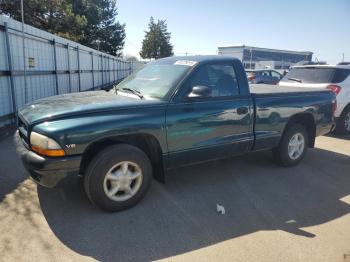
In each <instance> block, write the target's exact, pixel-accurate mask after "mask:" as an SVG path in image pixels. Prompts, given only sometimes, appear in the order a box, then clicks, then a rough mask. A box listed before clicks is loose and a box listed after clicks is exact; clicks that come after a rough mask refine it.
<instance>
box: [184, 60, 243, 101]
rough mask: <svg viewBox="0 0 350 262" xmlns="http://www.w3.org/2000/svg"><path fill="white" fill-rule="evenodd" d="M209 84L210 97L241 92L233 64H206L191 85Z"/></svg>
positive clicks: (195, 75) (196, 74)
mask: <svg viewBox="0 0 350 262" xmlns="http://www.w3.org/2000/svg"><path fill="white" fill-rule="evenodd" d="M194 86H207V87H209V88H210V89H211V96H210V97H224V96H236V95H238V94H239V88H238V81H237V77H236V73H235V70H234V68H233V66H232V65H231V64H209V65H204V66H202V67H201V68H199V70H198V71H197V72H196V73H195V74H194V76H193V78H192V79H191V80H190V87H191V88H192V87H194Z"/></svg>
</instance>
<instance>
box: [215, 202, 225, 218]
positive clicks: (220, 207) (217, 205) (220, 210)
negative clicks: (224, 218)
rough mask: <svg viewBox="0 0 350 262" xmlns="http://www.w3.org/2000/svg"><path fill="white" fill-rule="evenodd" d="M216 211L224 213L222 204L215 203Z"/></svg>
mask: <svg viewBox="0 0 350 262" xmlns="http://www.w3.org/2000/svg"><path fill="white" fill-rule="evenodd" d="M216 211H217V212H218V213H220V214H221V215H225V208H224V206H221V205H219V204H216Z"/></svg>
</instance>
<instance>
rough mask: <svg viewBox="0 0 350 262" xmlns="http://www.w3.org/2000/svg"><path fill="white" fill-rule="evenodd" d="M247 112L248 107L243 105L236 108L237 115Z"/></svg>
mask: <svg viewBox="0 0 350 262" xmlns="http://www.w3.org/2000/svg"><path fill="white" fill-rule="evenodd" d="M247 113H248V107H245V106H243V107H239V108H237V114H238V115H245V114H247Z"/></svg>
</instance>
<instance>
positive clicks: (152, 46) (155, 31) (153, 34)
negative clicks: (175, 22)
mask: <svg viewBox="0 0 350 262" xmlns="http://www.w3.org/2000/svg"><path fill="white" fill-rule="evenodd" d="M148 28H149V31H146V32H145V38H144V40H143V41H142V49H141V51H140V56H141V57H142V58H144V59H145V58H155V59H158V58H162V57H167V56H172V55H173V54H174V53H173V46H172V45H171V43H170V37H171V33H169V32H168V26H167V24H166V21H165V20H158V21H157V22H155V21H154V19H153V17H151V18H150V22H149V24H148Z"/></svg>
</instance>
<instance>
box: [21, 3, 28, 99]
mask: <svg viewBox="0 0 350 262" xmlns="http://www.w3.org/2000/svg"><path fill="white" fill-rule="evenodd" d="M21 16H22V47H23V49H22V51H23V74H24V102H25V103H27V102H28V101H27V98H28V94H27V93H28V90H27V68H26V49H25V34H24V5H23V0H21Z"/></svg>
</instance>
